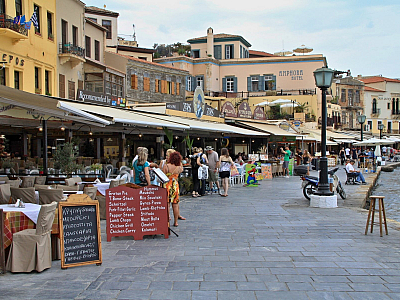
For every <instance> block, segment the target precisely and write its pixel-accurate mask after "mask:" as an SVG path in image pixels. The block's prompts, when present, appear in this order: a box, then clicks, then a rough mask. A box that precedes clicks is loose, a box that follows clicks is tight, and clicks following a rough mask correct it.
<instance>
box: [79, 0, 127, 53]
mask: <svg viewBox="0 0 400 300" xmlns="http://www.w3.org/2000/svg"><path fill="white" fill-rule="evenodd" d="M85 16H86V17H87V18H89V19H90V20H91V21H93V22H94V23H97V24H99V25H101V26H103V27H104V28H106V29H107V31H106V45H107V46H115V45H118V16H119V13H117V12H113V11H110V10H106V9H105V8H104V9H103V8H98V7H95V6H86V8H85Z"/></svg>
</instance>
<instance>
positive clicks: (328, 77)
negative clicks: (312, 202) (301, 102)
mask: <svg viewBox="0 0 400 300" xmlns="http://www.w3.org/2000/svg"><path fill="white" fill-rule="evenodd" d="M333 73H334V71H333V70H332V69H329V68H327V67H323V68H319V69H317V70H315V71H314V79H315V85H316V86H317V87H318V88H319V89H320V90H321V93H322V110H321V158H320V170H321V171H320V172H319V183H318V190H317V192H316V193H315V194H316V195H319V196H332V195H333V193H332V192H331V191H330V190H329V183H328V159H327V157H326V121H327V109H326V90H327V89H328V88H329V87H330V86H331V84H332V80H333Z"/></svg>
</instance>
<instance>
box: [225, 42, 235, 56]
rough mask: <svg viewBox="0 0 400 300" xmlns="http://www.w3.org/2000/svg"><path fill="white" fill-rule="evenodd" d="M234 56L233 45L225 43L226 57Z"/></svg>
mask: <svg viewBox="0 0 400 300" xmlns="http://www.w3.org/2000/svg"><path fill="white" fill-rule="evenodd" d="M233 57H234V55H233V45H225V59H232V58H233Z"/></svg>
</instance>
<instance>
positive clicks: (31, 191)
mask: <svg viewBox="0 0 400 300" xmlns="http://www.w3.org/2000/svg"><path fill="white" fill-rule="evenodd" d="M10 190H11V201H12V203H15V202H17V199H21V200H22V201H23V202H25V203H35V204H36V203H37V201H36V196H35V188H34V187H28V188H13V187H12V188H10Z"/></svg>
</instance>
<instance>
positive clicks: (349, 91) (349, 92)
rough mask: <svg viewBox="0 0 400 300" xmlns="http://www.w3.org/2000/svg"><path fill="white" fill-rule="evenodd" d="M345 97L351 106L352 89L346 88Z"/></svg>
mask: <svg viewBox="0 0 400 300" xmlns="http://www.w3.org/2000/svg"><path fill="white" fill-rule="evenodd" d="M347 98H348V100H349V106H353V90H351V89H349V90H347Z"/></svg>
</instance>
